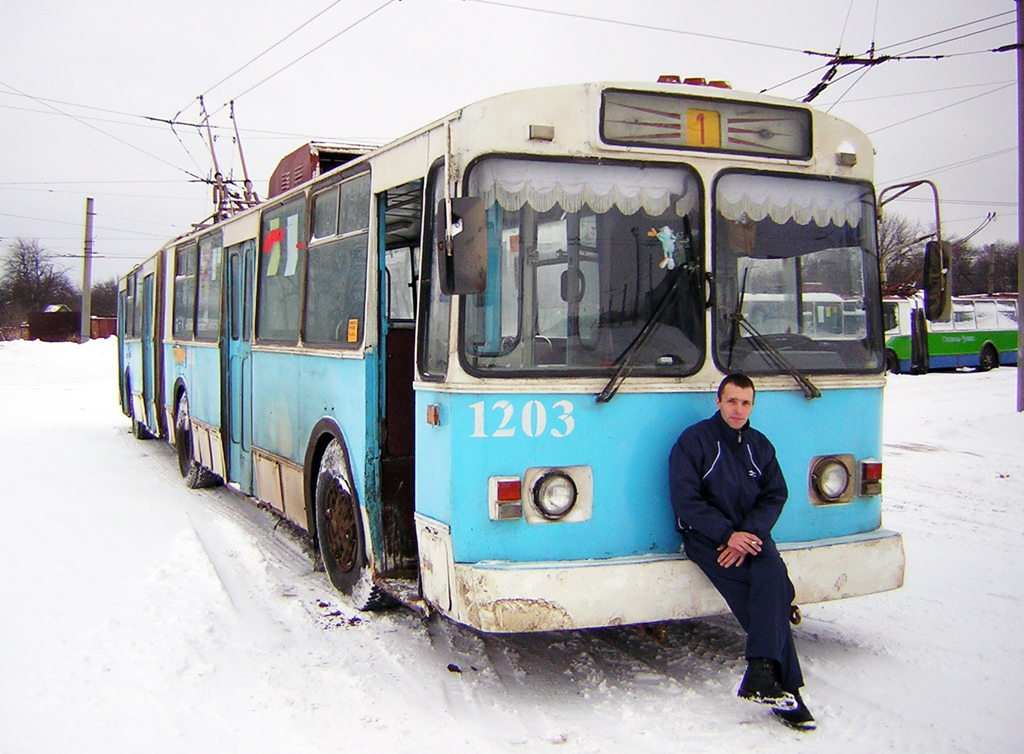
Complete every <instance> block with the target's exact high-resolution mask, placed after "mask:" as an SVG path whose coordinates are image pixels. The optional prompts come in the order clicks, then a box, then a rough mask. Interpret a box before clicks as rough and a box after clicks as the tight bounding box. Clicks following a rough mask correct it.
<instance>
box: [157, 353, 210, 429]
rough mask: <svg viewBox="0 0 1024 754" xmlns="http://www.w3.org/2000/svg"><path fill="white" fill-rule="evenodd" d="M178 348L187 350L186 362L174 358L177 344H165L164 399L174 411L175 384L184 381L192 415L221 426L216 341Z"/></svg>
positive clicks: (199, 419) (204, 421)
mask: <svg viewBox="0 0 1024 754" xmlns="http://www.w3.org/2000/svg"><path fill="white" fill-rule="evenodd" d="M177 347H178V348H181V349H182V350H184V352H185V359H184V361H182V362H178V361H175V359H174V348H175V346H174V345H172V344H165V345H164V400H165V401H167V402H168V405H169V407H170V409H171V411H172V412H173V411H174V410H175V408H176V407H175V405H174V386H175V385H176V384H177V382H178V380H181V382H182V383H183V384H184V385H185V390H186V392H187V393H188V410H189V413H190V414H191V415H192V417H193V418H194V419H197V420H198V421H201V422H203V423H204V424H209V425H211V426H214V427H219V426H220V423H221V416H220V349H219V348H218V347H217V344H216V343H209V344H202V345H198V344H195V343H182V344H178V345H177Z"/></svg>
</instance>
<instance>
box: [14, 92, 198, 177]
mask: <svg viewBox="0 0 1024 754" xmlns="http://www.w3.org/2000/svg"><path fill="white" fill-rule="evenodd" d="M0 86H5V87H7V88H8V89H10V90H11V91H13V92H17V93H18V94H20V95H22V96H24V97H28V98H29V99H31V100H32V101H34V102H39V104H41V105H43V106H44V107H48V108H50V109H51V110H54V111H55V112H57V113H60V114H61V115H63V116H65V117H68V118H71V120H73V121H75V122H76V123H80V124H81V125H83V126H85V127H86V128H90V129H92V130H93V131H96V132H97V133H99V134H102V135H103V136H106V137H107V138H109V139H113V140H114V141H116V142H118V143H120V144H123V145H124V146H126V147H128V148H129V149H134V150H135V151H137V152H141V153H142V154H144V155H146V156H147V157H151V158H152V159H154V160H156V161H157V162H161V163H163V164H164V165H167V166H169V167H172V168H174V169H175V170H178V171H180V172H182V173H185V174H186V175H188V176H189V177H191V178H199V176H197V175H195V174H193V173H190V172H189V171H188V170H185V169H184V168H182V167H181V166H179V165H175V164H174V163H173V162H170V161H169V160H165V159H164V158H163V157H160V156H158V155H155V154H153V153H152V152H150V151H148V150H146V149H143V148H142V147H140V146H138V145H136V144H132V143H131V142H130V141H127V140H125V139H122V138H121V137H120V136H115V135H114V134H112V133H109V132H107V131H104V130H103V129H102V128H99V127H97V126H94V125H92V124H91V123H88V122H87V121H85V120H83V119H82V118H79V117H78V116H77V115H73V114H71V113H67V112H64V111H63V110H61V109H60V108H58V107H56V106H54V105H51V104H49V103H47V102H43V101H41V100H37V99H36V98H35V97H33V96H32V95H31V94H27V93H26V92H23V91H21V90H20V89H18V88H17V87H14V86H11V85H10V84H7V83H5V82H3V81H0Z"/></svg>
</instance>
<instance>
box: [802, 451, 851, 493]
mask: <svg viewBox="0 0 1024 754" xmlns="http://www.w3.org/2000/svg"><path fill="white" fill-rule="evenodd" d="M853 467H854V458H853V456H852V455H848V454H842V455H831V456H818V457H816V458H813V459H811V470H810V480H809V482H810V484H809V488H810V489H809V492H810V498H811V502H812V503H814V504H815V505H835V504H837V503H848V502H850V501H851V500H853V493H854V484H853Z"/></svg>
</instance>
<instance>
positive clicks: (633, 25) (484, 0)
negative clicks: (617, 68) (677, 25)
mask: <svg viewBox="0 0 1024 754" xmlns="http://www.w3.org/2000/svg"><path fill="white" fill-rule="evenodd" d="M463 2H467V3H476V4H478V5H491V6H494V7H497V8H510V9H513V10H521V11H526V12H531V13H540V14H544V15H548V16H559V17H562V18H575V19H579V20H583V21H597V22H599V23H606V24H614V25H616V26H625V27H627V28H630V29H642V30H644V31H659V32H664V33H666V34H680V35H683V36H687V37H697V38H699V39H711V40H715V41H717V42H732V43H734V44H742V45H749V46H751V47H761V48H764V49H768V50H781V51H783V52H799V53H802V52H803V50H798V49H796V48H794V47H786V46H784V45H776V44H770V43H767V42H753V41H751V40H749V39H738V38H736V37H726V36H723V35H721V34H707V33H704V32H697V31H688V30H685V29H669V28H666V27H664V26H654V25H652V24H641V23H637V22H635V21H622V20H620V19H614V18H604V17H601V16H590V15H587V14H585V13H570V12H569V11H559V10H552V9H551V8H533V7H530V6H526V5H516V4H515V3H507V2H498V0H463Z"/></svg>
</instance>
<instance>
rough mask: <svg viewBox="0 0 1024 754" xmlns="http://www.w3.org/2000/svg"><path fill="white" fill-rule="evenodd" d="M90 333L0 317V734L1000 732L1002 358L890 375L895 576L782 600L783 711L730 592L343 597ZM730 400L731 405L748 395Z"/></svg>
mask: <svg viewBox="0 0 1024 754" xmlns="http://www.w3.org/2000/svg"><path fill="white" fill-rule="evenodd" d="M116 360H117V359H116V351H115V347H114V343H113V341H112V340H108V341H100V342H93V343H90V344H87V345H84V346H79V345H75V344H43V343H37V342H14V343H2V344H0V514H2V522H3V523H2V525H0V572H2V573H4V574H6V576H5V577H4V578H3V580H2V583H0V752H2V753H3V754H21V753H25V754H29V753H31V754H40V753H44V752H134V751H146V752H151V753H153V754H156V753H159V752H191V751H216V752H253V753H259V752H291V751H302V750H323V751H326V750H332V749H333V750H342V749H344V750H350V751H352V750H362V751H383V750H387V751H392V752H453V753H459V752H477V753H487V752H510V751H511V752H518V751H522V752H547V751H551V752H572V753H573V754H575V753H577V752H579V753H584V752H645V753H648V752H655V753H657V752H712V751H714V752H722V751H729V752H735V751H758V752H784V751H785V752H790V751H803V752H819V751H820V752H842V753H843V754H848V753H850V752H871V753H872V754H874V753H875V752H901V753H904V752H929V753H933V752H989V753H998V752H1019V751H1020V750H1021V746H1022V743H1021V741H1022V740H1024V717H1022V715H1021V712H1022V710H1024V650H1022V648H1021V641H1020V636H1021V634H1020V632H1021V631H1022V627H1024V586H1022V583H1024V579H1022V573H1024V447H1022V439H1024V415H1020V414H1017V413H1016V412H1015V397H1014V396H1015V394H1016V371H1015V370H1014V369H1008V368H1001V369H997V370H995V371H993V372H990V373H987V374H976V373H972V372H957V373H950V374H932V375H928V376H924V377H912V376H897V377H891V378H890V380H889V384H888V387H887V388H886V404H887V410H888V414H887V417H886V425H885V443H886V448H885V451H886V453H885V458H884V460H885V492H886V511H885V517H886V525H887V526H888V527H889V528H893V529H897V530H900V531H902V532H903V534H904V537H905V545H906V552H907V563H908V566H907V581H906V585H905V587H904V588H903V589H902V590H900V591H898V592H893V593H890V594H884V595H875V596H871V597H865V598H860V599H856V600H849V601H847V602H844V603H833V604H827V605H816V606H808V607H806V608H805V609H804V616H805V619H804V622H803V624H802V625H801V626H800V627H799V628H798V629H797V643H798V648H799V651H800V654H801V658H802V660H803V664H804V671H805V675H806V677H807V683H808V685H807V687H806V690H805V694H804V696H805V699H806V700H807V702H808V704H809V706H810V707H811V709H812V710H813V711H814V712H815V714H816V716H817V718H818V721H819V726H820V727H819V729H818V730H817V731H816V732H813V733H797V732H794V731H790V730H788V729H786V728H784V727H782V726H781V725H779V724H778V723H776V722H775V721H774V720H773V719H772V717H771V715H770V713H769V712H768V711H767V710H765V709H763V708H760V707H757V706H754V705H751V704H749V703H746V702H742V701H740V700H738V699H736V698H735V696H734V693H735V688H736V686H737V685H738V683H739V679H740V675H741V673H742V669H743V667H744V662H743V659H742V655H743V638H742V634H741V632H740V630H739V628H738V627H737V626H736V625H735V623H734V622H733V621H732V620H731V619H730V618H725V617H723V618H715V619H709V620H694V621H687V622H684V623H678V624H674V625H671V626H670V627H669V629H668V640H667V642H666V643H665V644H663V645H662V644H657V643H655V642H654V641H652V640H651V639H650V638H646V637H641V636H638V635H637V634H636V632H635V631H634V630H632V629H609V630H601V631H590V632H574V633H568V634H542V635H528V636H515V637H493V636H481V635H477V634H474V633H472V632H470V631H468V630H465V629H462V628H459V627H457V626H454V625H452V624H450V623H447V622H445V621H439V620H432V621H429V622H427V623H423V622H421V621H420V620H419V619H418V618H416V617H415V616H413V615H412V614H410V613H408V612H405V611H394V612H387V613H377V614H358V613H355V612H353V611H352V610H351V609H350V608H349V607H347V606H346V605H345V604H344V602H343V601H342V600H341V599H340V598H339V597H338V596H337V595H336V594H335V593H334V592H333V591H332V590H331V588H330V586H329V584H328V582H327V580H326V578H325V577H324V575H323V574H322V573H317V572H314V571H313V570H312V566H311V562H310V559H309V557H308V554H307V553H306V551H305V549H304V546H303V545H302V543H301V542H299V541H297V540H296V539H295V538H294V537H293V536H292V535H291V534H290V533H289V532H288V531H286V530H285V529H284V528H283V527H275V520H274V519H273V518H272V517H271V516H270V515H269V514H267V513H266V512H264V511H262V510H259V509H257V508H255V507H253V506H252V505H251V504H249V503H248V502H247V501H246V500H244V499H242V498H241V497H240V496H237V495H234V494H232V493H230V492H228V491H225V490H223V489H215V490H200V491H193V490H188V489H186V488H185V487H184V486H183V485H182V484H181V481H180V478H179V476H178V471H177V465H176V462H175V458H174V456H173V453H172V451H171V449H170V448H169V447H168V446H166V445H165V444H164V443H162V442H160V441H147V442H139V441H136V440H135V439H133V438H132V437H131V435H130V433H129V423H128V420H127V419H125V418H124V417H123V416H122V415H121V413H120V411H119V408H118V402H117V387H116V376H115V375H116ZM755 419H756V416H755Z"/></svg>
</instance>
